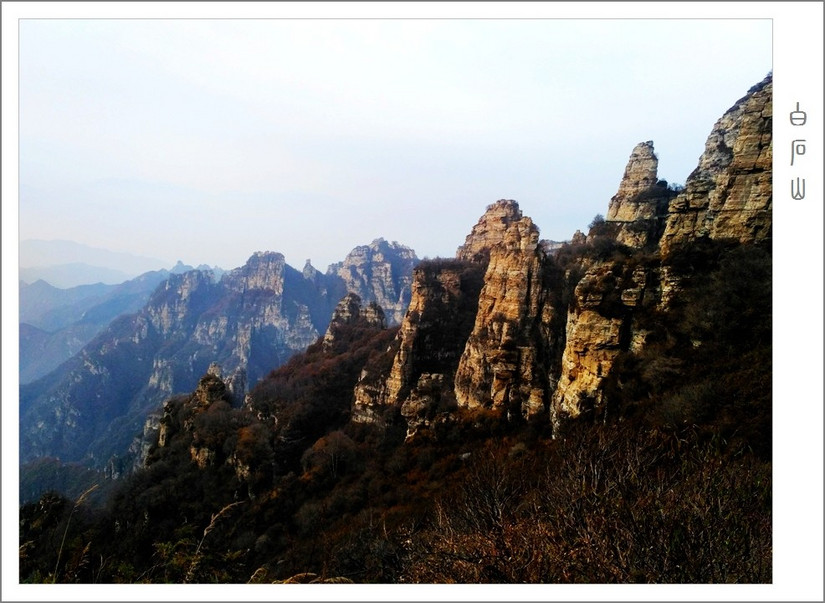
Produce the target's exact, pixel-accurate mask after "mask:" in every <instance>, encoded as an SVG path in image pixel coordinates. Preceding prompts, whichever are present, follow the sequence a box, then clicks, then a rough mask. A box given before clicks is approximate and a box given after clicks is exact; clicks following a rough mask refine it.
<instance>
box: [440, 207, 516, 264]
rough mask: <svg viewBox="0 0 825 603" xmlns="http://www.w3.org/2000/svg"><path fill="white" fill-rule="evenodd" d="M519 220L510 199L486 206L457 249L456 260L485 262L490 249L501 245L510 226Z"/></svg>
mask: <svg viewBox="0 0 825 603" xmlns="http://www.w3.org/2000/svg"><path fill="white" fill-rule="evenodd" d="M521 219H522V215H521V209H519V206H518V203H517V202H515V201H513V200H512V199H499V200H498V201H496V202H495V203H493V204H491V205H488V206H487V210H486V211H485V212H484V214H483V215H482V216H481V218H479V220H478V223H477V224H476V225H475V226H473V229H472V231H470V234H469V235H467V238H466V239H465V241H464V245H462V246H461V247H459V248H458V251H457V252H456V258H458V259H459V260H469V261H473V262H477V261H485V260H486V259H487V257H488V256H489V251H490V249H491V248H493V247H494V246H496V245H498V244H500V243H502V242H503V241H504V240H505V238H506V237H507V233H508V231H509V230H510V227H511V225H512V224H514V223H517V222H519V221H520V220H521Z"/></svg>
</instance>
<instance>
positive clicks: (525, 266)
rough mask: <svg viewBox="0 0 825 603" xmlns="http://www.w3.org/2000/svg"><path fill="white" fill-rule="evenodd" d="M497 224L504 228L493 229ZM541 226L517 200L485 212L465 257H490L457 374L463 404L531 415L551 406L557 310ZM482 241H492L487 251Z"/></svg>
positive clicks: (458, 397) (457, 391) (458, 395)
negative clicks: (550, 358)
mask: <svg viewBox="0 0 825 603" xmlns="http://www.w3.org/2000/svg"><path fill="white" fill-rule="evenodd" d="M491 226H495V227H496V228H492V227H491ZM538 234H539V233H538V228H536V226H535V225H534V224H533V222H532V220H530V218H524V217H521V211H520V210H519V209H518V205H517V204H516V203H515V202H513V201H507V202H503V201H499V202H497V203H496V204H495V205H493V206H490V207H489V208H488V210H487V212H486V213H485V215H484V216H482V218H481V220H480V221H479V224H478V225H477V226H476V228H474V229H473V234H471V236H470V237H468V239H467V243H465V246H464V247H463V248H462V249H460V250H459V255H462V256H467V255H471V256H472V257H478V256H481V255H483V254H488V255H489V264H488V266H487V270H486V273H485V275H484V287H483V288H482V290H481V294H480V296H479V302H478V312H477V314H476V319H475V324H474V326H473V330H472V333H471V334H470V337H469V339H468V341H467V344H466V346H465V348H464V352H463V354H462V356H461V360H460V362H459V365H458V369H457V371H456V376H455V395H456V400H457V402H458V405H459V406H463V407H468V408H476V407H484V408H497V409H506V410H507V412H508V413H511V414H517V415H519V414H520V415H524V416H531V415H535V414H538V413H540V412H542V411H543V410H545V409H546V406H547V401H548V400H547V392H548V374H547V371H546V369H545V368H544V367H545V366H546V362H547V358H545V355H546V352H547V348H548V346H549V345H552V339H553V337H552V336H551V333H550V322H551V320H552V314H553V309H552V307H551V305H550V304H549V303H548V300H547V297H546V295H545V286H544V282H543V278H544V272H545V256H544V253H543V252H542V251H541V250H540V249H539V247H538ZM481 241H486V242H488V243H489V244H490V247H489V248H487V249H485V248H484V247H483V246H482V245H481Z"/></svg>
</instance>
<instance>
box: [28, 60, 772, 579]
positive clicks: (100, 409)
mask: <svg viewBox="0 0 825 603" xmlns="http://www.w3.org/2000/svg"><path fill="white" fill-rule="evenodd" d="M771 105H772V79H771V76H768V77H767V78H766V79H765V80H764V81H762V82H760V83H759V84H757V85H756V86H754V87H753V88H751V90H749V91H748V93H747V95H746V96H744V97H743V98H742V99H740V100H739V101H738V102H737V103H736V104H735V105H734V106H733V107H732V108H731V109H730V110H729V111H727V112H726V113H725V115H723V116H722V118H721V119H720V120H719V121H718V122H717V123H716V124H715V125H714V126H713V128H712V130H711V134H710V136H709V138H708V140H707V144H706V147H705V150H704V153H703V154H702V156H701V157H700V159H699V165H698V167H697V168H696V170H694V171H693V173H692V174H691V175H690V176H689V177H688V178H687V181H686V183H685V186H684V187H670V186H668V184H667V183H666V182H665V181H664V180H660V179H659V177H658V161H657V158H656V155H655V152H654V146H653V143H652V142H651V141H644V142H640V143H639V144H638V145H636V147H635V148H634V149H632V150H631V153H630V157H629V160H628V163H627V167H626V169H625V172H624V175H623V178H622V180H621V182H620V183H619V187H618V191H617V193H616V194H615V195H614V196H613V197H612V199H610V200H609V202H608V203H607V213H606V217H602V216H601V215H599V216H596V217H595V218H594V219H593V221H592V223H591V225H590V226H589V229H588V232H587V234H584V233H582V232H577V233H575V234H574V235H573V236H572V238H571V240H570V241H569V242H567V243H564V244H561V245H559V244H557V243H553V242H549V241H543V240H541V239H540V236H539V229H538V226H537V225H536V224H534V223H533V221H532V219H531V218H529V217H528V216H525V215H524V214H523V213H522V211H521V209H520V208H519V205H518V203H517V202H516V201H514V200H510V199H501V200H499V201H496V202H495V203H492V204H490V205H488V206H487V208H486V210H485V211H484V212H483V214H482V215H481V217H480V218H479V220H478V222H477V223H476V225H475V226H473V227H472V229H471V231H470V233H469V234H468V236H467V237H466V239H465V240H464V242H463V244H461V245H460V246H459V247H458V249H457V252H456V254H455V257H453V258H437V259H433V260H424V261H422V262H417V261H416V259H415V256H414V254H412V252H411V251H410V250H407V249H406V248H402V247H401V246H398V245H396V244H387V243H386V242H384V241H381V240H378V241H374V242H373V243H372V244H371V245H369V246H366V247H364V248H358V249H356V250H355V251H353V253H352V254H351V256H350V258H348V259H347V260H345V261H344V262H343V263H342V264H340V265H333V266H331V267H330V269H329V270H328V271H327V273H326V274H321V273H319V272H318V271H317V270H315V269H314V268H312V266H311V264H309V263H308V264H307V266H306V267H305V268H304V270H303V271H302V272H298V271H297V270H294V269H292V268H290V267H289V266H287V265H286V264H285V263H284V260H283V256H281V255H279V254H274V253H258V254H255V255H254V256H253V257H252V258H250V260H249V262H248V263H247V264H246V265H245V266H244V267H242V268H238V269H237V270H235V271H232V272H230V273H227V274H226V275H224V277H223V278H222V279H221V280H217V279H214V278H212V276H211V275H210V274H209V273H204V272H200V271H193V272H187V273H185V274H182V275H179V276H176V277H174V278H170V279H169V280H167V281H165V282H164V283H162V284H161V285H160V286H159V287H158V288H157V289H156V290H155V291H154V293H153V294H152V297H151V299H150V300H149V302H148V303H147V304H146V306H144V307H143V308H142V309H141V310H140V311H139V312H138V313H137V314H134V315H131V316H125V317H121V318H119V319H118V320H116V321H115V322H114V323H113V324H112V325H111V326H110V327H109V329H108V330H107V331H106V332H105V333H104V334H101V335H100V336H98V338H96V339H95V340H94V341H93V342H92V343H91V344H89V345H87V346H86V347H85V348H84V349H83V351H82V352H81V353H80V354H79V355H77V356H75V357H74V358H73V359H72V360H70V361H69V362H68V363H66V364H64V365H63V366H62V367H61V368H60V369H59V370H58V371H57V372H55V373H53V374H52V376H53V378H52V379H43V380H41V381H38V382H36V383H34V384H32V385H31V386H26V387H24V388H23V390H22V393H21V416H22V421H21V438H22V440H23V445H24V449H25V450H26V451H28V452H29V454H30V455H31V457H34V456H37V455H46V454H59V455H61V458H63V459H80V460H84V461H86V462H87V463H91V464H93V465H94V464H96V465H97V466H98V467H100V466H102V465H104V464H108V466H109V469H110V474H111V475H112V476H114V475H116V474H118V473H122V474H123V478H124V479H121V480H118V482H117V485H116V486H115V489H114V491H113V492H112V493H111V495H110V496H109V499H108V504H107V505H106V507H105V509H103V510H101V511H100V512H99V513H98V514H97V515H96V516H91V515H90V516H89V517H86V516H84V515H83V514H77V516H76V517H77V519H76V520H75V521H76V522H77V524H78V525H74V524H73V526H72V529H71V530H70V529H69V528H70V526H69V523H68V519H71V516H72V514H73V513H74V512H75V508H77V507H78V506H79V505H80V501H81V500H82V499H83V496H85V495H86V494H88V493H89V492H90V491H91V490H86V491H85V492H83V494H82V495H81V496H80V497H79V498H78V499H77V500H78V502H77V503H76V504H75V506H74V507H72V505H71V504H70V501H66V500H65V499H64V500H61V499H59V498H55V497H50V496H45V497H41V499H40V500H39V501H38V502H37V503H34V504H30V505H24V506H23V507H22V508H21V523H20V525H21V576H25V577H27V578H29V579H30V580H31V581H44V580H46V581H52V582H53V581H58V580H60V581H66V582H72V581H74V582H82V581H86V582H89V581H92V580H94V581H99V582H100V581H103V582H105V581H111V582H143V581H146V582H163V583H170V582H187V583H188V582H232V583H273V582H286V583H306V582H351V581H363V582H376V583H392V582H399V583H445V582H463V583H479V582H485V583H486V582H491V583H531V582H533V583H548V582H568V583H573V582H597V583H616V582H624V583H628V582H660V583H661V582H669V583H680V584H684V583H711V582H725V583H731V582H735V583H770V582H771V581H772V579H773V578H772V569H771V568H772V561H771V559H772V553H773V548H772V528H773V525H772V495H771V492H772V481H771V472H772V468H771V458H772V435H771V434H772V432H771V428H772V425H771V423H772V398H771V395H772V394H771V391H772V389H771V380H772V374H771V362H772V331H771V329H772V326H771V314H772V299H771V274H772V249H771V239H772V215H771V214H772V189H771V186H772V183H771V175H772V174H771V159H772V141H771V131H772V111H771V110H772V106H771ZM457 243H458V242H457ZM287 357H289V358H288V359H287ZM278 364H280V365H281V366H279V367H278V368H275V369H274V370H270V369H273V368H274V367H275V366H276V365H278ZM255 381H257V383H256V384H254V385H253V382H255ZM187 387H188V389H187ZM172 392H182V393H177V394H174V395H173V394H172ZM161 401H162V402H163V403H162V405H161V404H160V402H161ZM147 413H151V414H150V416H149V418H148V420H145V419H146V416H147ZM141 422H143V423H142V425H141ZM135 436H137V437H135ZM130 442H131V444H132V446H131V450H132V455H133V458H132V459H129V460H128V463H126V465H128V466H126V465H124V464H123V463H120V465H118V463H113V462H112V461H111V457H112V455H113V454H122V451H123V450H124V449H125V448H126V447H127V446H129V444H130ZM55 451H57V452H55ZM39 466H40V467H41V470H43V471H46V470H49V468H50V467H51V463H50V462H41V463H39ZM130 469H133V471H129V470H130ZM127 473H129V475H126V474H127ZM76 474H77V477H76V479H77V480H80V479H81V478H82V479H83V480H84V482H83V483H84V484H87V483H89V480H91V479H92V477H90V476H89V475H88V474H82V475H81V472H80V471H76ZM70 509H71V512H70V513H69V510H70ZM61 513H62V515H61ZM67 513H68V518H67ZM61 521H62V522H63V523H61ZM49 526H57V527H54V528H53V527H49ZM49 533H52V534H57V535H58V536H59V535H60V534H61V533H62V534H63V539H64V540H65V539H66V534H69V533H71V534H72V536H73V537H71V538H70V539H69V540H68V541H67V551H66V554H65V555H64V557H63V558H64V559H65V561H64V562H63V565H62V566H61V563H60V562H61V557H60V554H59V553H58V554H57V557H55V552H54V550H55V549H56V548H57V546H56V545H59V546H60V548H61V549H62V548H63V547H62V545H60V544H59V543H57V542H56V539H55V537H53V538H52V539H51V540H49V539H48V534H49ZM96 559H100V561H99V563H98V564H97V566H95V565H94V563H92V562H90V561H89V560H96Z"/></svg>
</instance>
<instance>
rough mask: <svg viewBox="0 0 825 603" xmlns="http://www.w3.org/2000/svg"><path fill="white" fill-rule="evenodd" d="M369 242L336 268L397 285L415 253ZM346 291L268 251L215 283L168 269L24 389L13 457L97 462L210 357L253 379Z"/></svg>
mask: <svg viewBox="0 0 825 603" xmlns="http://www.w3.org/2000/svg"><path fill="white" fill-rule="evenodd" d="M375 246H376V253H375V254H374V255H376V256H377V258H376V260H375V264H374V265H373V262H372V260H371V259H367V260H365V261H352V258H353V257H358V258H360V257H361V256H362V255H363V253H362V251H359V250H361V249H362V248H358V249H356V250H355V251H354V252H353V253H352V254H350V257H348V259H347V260H345V261H344V262H343V263H342V264H341V267H340V271H346V272H347V274H349V275H351V276H352V277H353V278H356V277H358V278H357V279H356V282H357V283H358V288H360V289H361V290H366V291H367V292H368V293H369V297H370V298H372V299H373V300H374V299H388V297H387V295H388V294H387V292H388V291H390V292H392V291H400V292H402V293H403V290H404V286H405V285H404V282H405V279H407V280H408V279H409V276H405V275H404V274H403V273H402V272H401V271H402V270H403V269H404V267H405V266H407V265H409V264H411V263H414V262H415V261H417V260H416V259H415V254H414V253H413V252H412V251H411V250H410V249H408V248H406V247H403V246H399V245H397V244H394V245H392V246H389V245H387V244H385V243H383V242H381V243H376V244H375ZM367 249H372V248H371V247H367ZM378 251H380V253H378ZM396 252H397V253H396ZM367 277H369V278H367ZM346 292H347V284H346V281H345V280H344V279H342V278H341V277H339V276H338V275H337V274H329V275H324V274H321V273H319V272H317V271H316V270H314V269H313V268H312V267H311V266H310V265H308V266H307V267H305V268H304V271H303V272H298V271H297V270H294V269H293V268H291V267H290V266H288V265H287V264H286V263H285V261H284V257H283V256H282V255H281V254H277V253H270V252H267V253H256V254H255V255H253V256H252V257H251V258H250V259H249V261H248V262H247V264H246V265H245V266H243V267H241V268H237V269H235V270H232V271H229V272H226V273H225V274H224V275H223V277H222V278H221V279H220V280H216V279H215V278H214V275H213V274H212V273H210V272H205V271H200V270H194V271H189V272H185V273H182V274H172V275H170V276H169V278H168V279H167V280H166V281H165V282H163V283H162V284H161V285H160V286H158V287H157V289H156V290H155V291H154V293H153V294H152V296H151V298H150V299H149V300H148V302H147V303H146V305H145V306H144V307H143V308H142V309H141V310H140V311H139V312H138V313H137V314H134V315H127V316H122V317H120V318H118V319H117V320H115V321H114V322H113V323H112V324H111V325H110V326H109V327H108V328H107V329H106V330H105V331H104V332H102V333H100V334H99V335H98V336H97V337H96V338H95V339H94V340H92V341H91V342H90V343H88V345H86V346H85V347H84V348H83V349H82V350H81V351H80V352H79V353H78V354H77V355H76V356H74V357H72V358H71V359H70V360H68V361H67V362H65V363H64V364H63V365H62V366H60V367H59V368H58V369H56V370H55V371H54V372H52V373H50V374H48V375H46V376H44V377H42V378H41V379H39V380H38V381H35V382H34V383H31V384H27V385H25V386H22V387H21V392H20V409H21V423H20V429H21V431H20V433H21V460H23V461H27V460H30V459H33V458H36V457H40V456H58V457H60V458H61V459H63V460H67V461H81V460H84V461H87V462H90V463H91V464H92V465H94V466H98V467H99V466H102V465H105V464H106V463H107V461H109V459H110V457H112V455H118V456H120V455H124V454H125V452H126V450H127V448H128V447H129V446H130V442H131V441H132V438H133V437H134V436H135V435H137V434H139V433H141V431H142V425H143V423H144V420H145V418H146V414H147V412H148V411H150V410H151V409H152V408H153V407H155V406H157V405H158V404H160V402H162V401H163V400H164V399H165V398H167V397H169V396H170V395H172V394H174V393H177V392H180V391H187V390H191V388H192V387H194V386H195V385H196V384H197V380H198V378H199V377H200V376H201V375H202V374H204V372H205V371H206V370H207V368H208V367H209V366H210V365H211V364H213V363H218V364H219V365H220V366H221V367H222V371H223V372H224V374H226V375H235V380H236V381H239V382H241V381H242V382H244V383H248V384H250V385H252V384H254V383H255V382H256V381H257V380H258V379H259V378H260V377H262V376H263V375H265V374H266V373H268V372H269V371H270V370H272V369H273V368H274V367H277V366H280V365H281V364H283V363H284V362H285V361H286V360H287V359H288V358H289V357H290V356H291V355H293V354H294V353H295V352H298V351H301V350H304V349H306V347H307V346H308V345H310V344H311V343H313V342H314V341H315V340H316V339H317V338H318V336H319V335H320V334H322V333H324V331H325V330H326V328H327V325H328V323H329V320H330V316H331V315H332V311H333V309H334V308H335V305H336V304H337V302H338V301H339V299H340V298H341V297H342V296H343V295H344V294H345V293H346ZM402 293H399V294H398V295H399V296H401V297H403V294H402ZM397 303H398V299H395V301H393V303H392V304H391V305H390V310H391V311H392V310H393V308H394V307H395V305H396V304H397ZM32 341H33V345H35V344H36V342H37V341H38V339H37V337H36V334H35V335H32ZM116 472H117V471H116Z"/></svg>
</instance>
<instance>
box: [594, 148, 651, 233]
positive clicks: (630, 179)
mask: <svg viewBox="0 0 825 603" xmlns="http://www.w3.org/2000/svg"><path fill="white" fill-rule="evenodd" d="M658 168H659V159H658V158H657V157H656V155H655V153H654V152H653V141H652V140H648V141H647V142H640V143H639V144H637V145H636V146H635V147H634V149H633V152H632V153H631V154H630V159H629V160H628V162H627V167H625V170H624V176H623V177H622V182H621V184H619V190H618V192H617V193H616V194H615V195H614V196H613V198H612V199H611V200H610V206H609V207H608V210H607V220H609V221H611V220H615V221H621V222H632V221H633V220H636V219H638V218H639V217H640V216H639V215H638V204H637V203H633V200H634V198H636V197H637V196H638V195H639V193H642V192H644V191H646V190H648V189H650V188H651V187H653V186H655V185H656V182H657V170H658ZM644 217H649V216H644Z"/></svg>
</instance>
